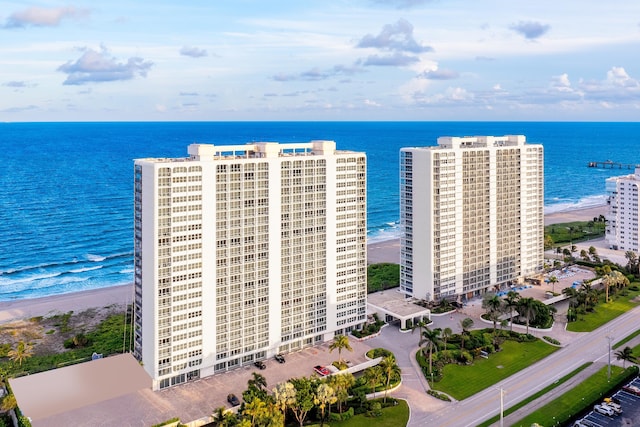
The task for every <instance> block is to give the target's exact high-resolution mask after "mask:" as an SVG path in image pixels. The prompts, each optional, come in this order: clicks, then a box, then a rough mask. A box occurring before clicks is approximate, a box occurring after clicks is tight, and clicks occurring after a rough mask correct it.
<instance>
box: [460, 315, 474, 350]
mask: <svg viewBox="0 0 640 427" xmlns="http://www.w3.org/2000/svg"><path fill="white" fill-rule="evenodd" d="M460 327H461V328H462V332H461V333H460V339H461V342H460V350H464V337H466V336H467V335H469V329H471V328H473V319H472V318H470V317H465V318H464V319H462V320H461V321H460Z"/></svg>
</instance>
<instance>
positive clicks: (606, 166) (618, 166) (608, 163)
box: [587, 160, 640, 169]
mask: <svg viewBox="0 0 640 427" xmlns="http://www.w3.org/2000/svg"><path fill="white" fill-rule="evenodd" d="M587 167H590V168H604V169H635V168H637V167H640V165H636V164H633V163H618V162H614V161H612V160H605V161H604V162H589V163H587Z"/></svg>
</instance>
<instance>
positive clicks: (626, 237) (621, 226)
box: [605, 167, 640, 252]
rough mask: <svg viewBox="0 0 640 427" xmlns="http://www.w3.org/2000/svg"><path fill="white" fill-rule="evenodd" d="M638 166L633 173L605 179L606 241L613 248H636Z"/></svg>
mask: <svg viewBox="0 0 640 427" xmlns="http://www.w3.org/2000/svg"><path fill="white" fill-rule="evenodd" d="M639 184H640V168H638V167H636V169H635V173H633V174H630V175H624V176H617V177H611V178H608V179H607V180H606V184H605V185H606V190H607V212H606V214H605V218H606V220H607V221H606V224H607V226H606V234H605V237H606V241H607V243H608V244H609V246H610V247H611V248H613V249H619V250H624V251H633V252H639V250H638V248H639V247H638V185H639Z"/></svg>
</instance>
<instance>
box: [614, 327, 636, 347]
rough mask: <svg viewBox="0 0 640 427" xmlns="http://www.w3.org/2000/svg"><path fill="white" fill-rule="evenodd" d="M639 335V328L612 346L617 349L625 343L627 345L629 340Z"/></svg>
mask: <svg viewBox="0 0 640 427" xmlns="http://www.w3.org/2000/svg"><path fill="white" fill-rule="evenodd" d="M638 335H640V329H638V330H637V331H635V332H634V333H632V334H630V335H628V336H626V337H624V339H622V340H620V341H618V342H617V343H615V344H614V345H613V347H612V348H613V349H614V350H615V349H617V348H618V347H622V346H623V345H625V344H626V343H628V342H629V341H631V340H632V339H634V338H635V337H637V336H638Z"/></svg>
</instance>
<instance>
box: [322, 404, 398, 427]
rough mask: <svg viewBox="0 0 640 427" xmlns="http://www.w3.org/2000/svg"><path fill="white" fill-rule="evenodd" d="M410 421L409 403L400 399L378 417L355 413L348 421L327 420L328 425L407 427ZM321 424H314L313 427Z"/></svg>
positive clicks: (342, 426) (341, 426)
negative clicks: (395, 404)
mask: <svg viewBox="0 0 640 427" xmlns="http://www.w3.org/2000/svg"><path fill="white" fill-rule="evenodd" d="M408 422H409V405H407V402H405V401H404V400H398V405H397V406H390V407H388V408H385V409H383V410H382V415H381V416H379V417H376V418H372V417H367V416H366V415H363V414H361V415H354V416H353V418H351V419H349V420H347V421H339V422H335V421H332V422H330V423H328V422H325V423H324V425H325V426H327V427H371V426H372V425H375V426H376V427H405V426H406V425H407V423H408ZM317 426H320V424H314V425H313V427H317Z"/></svg>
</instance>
